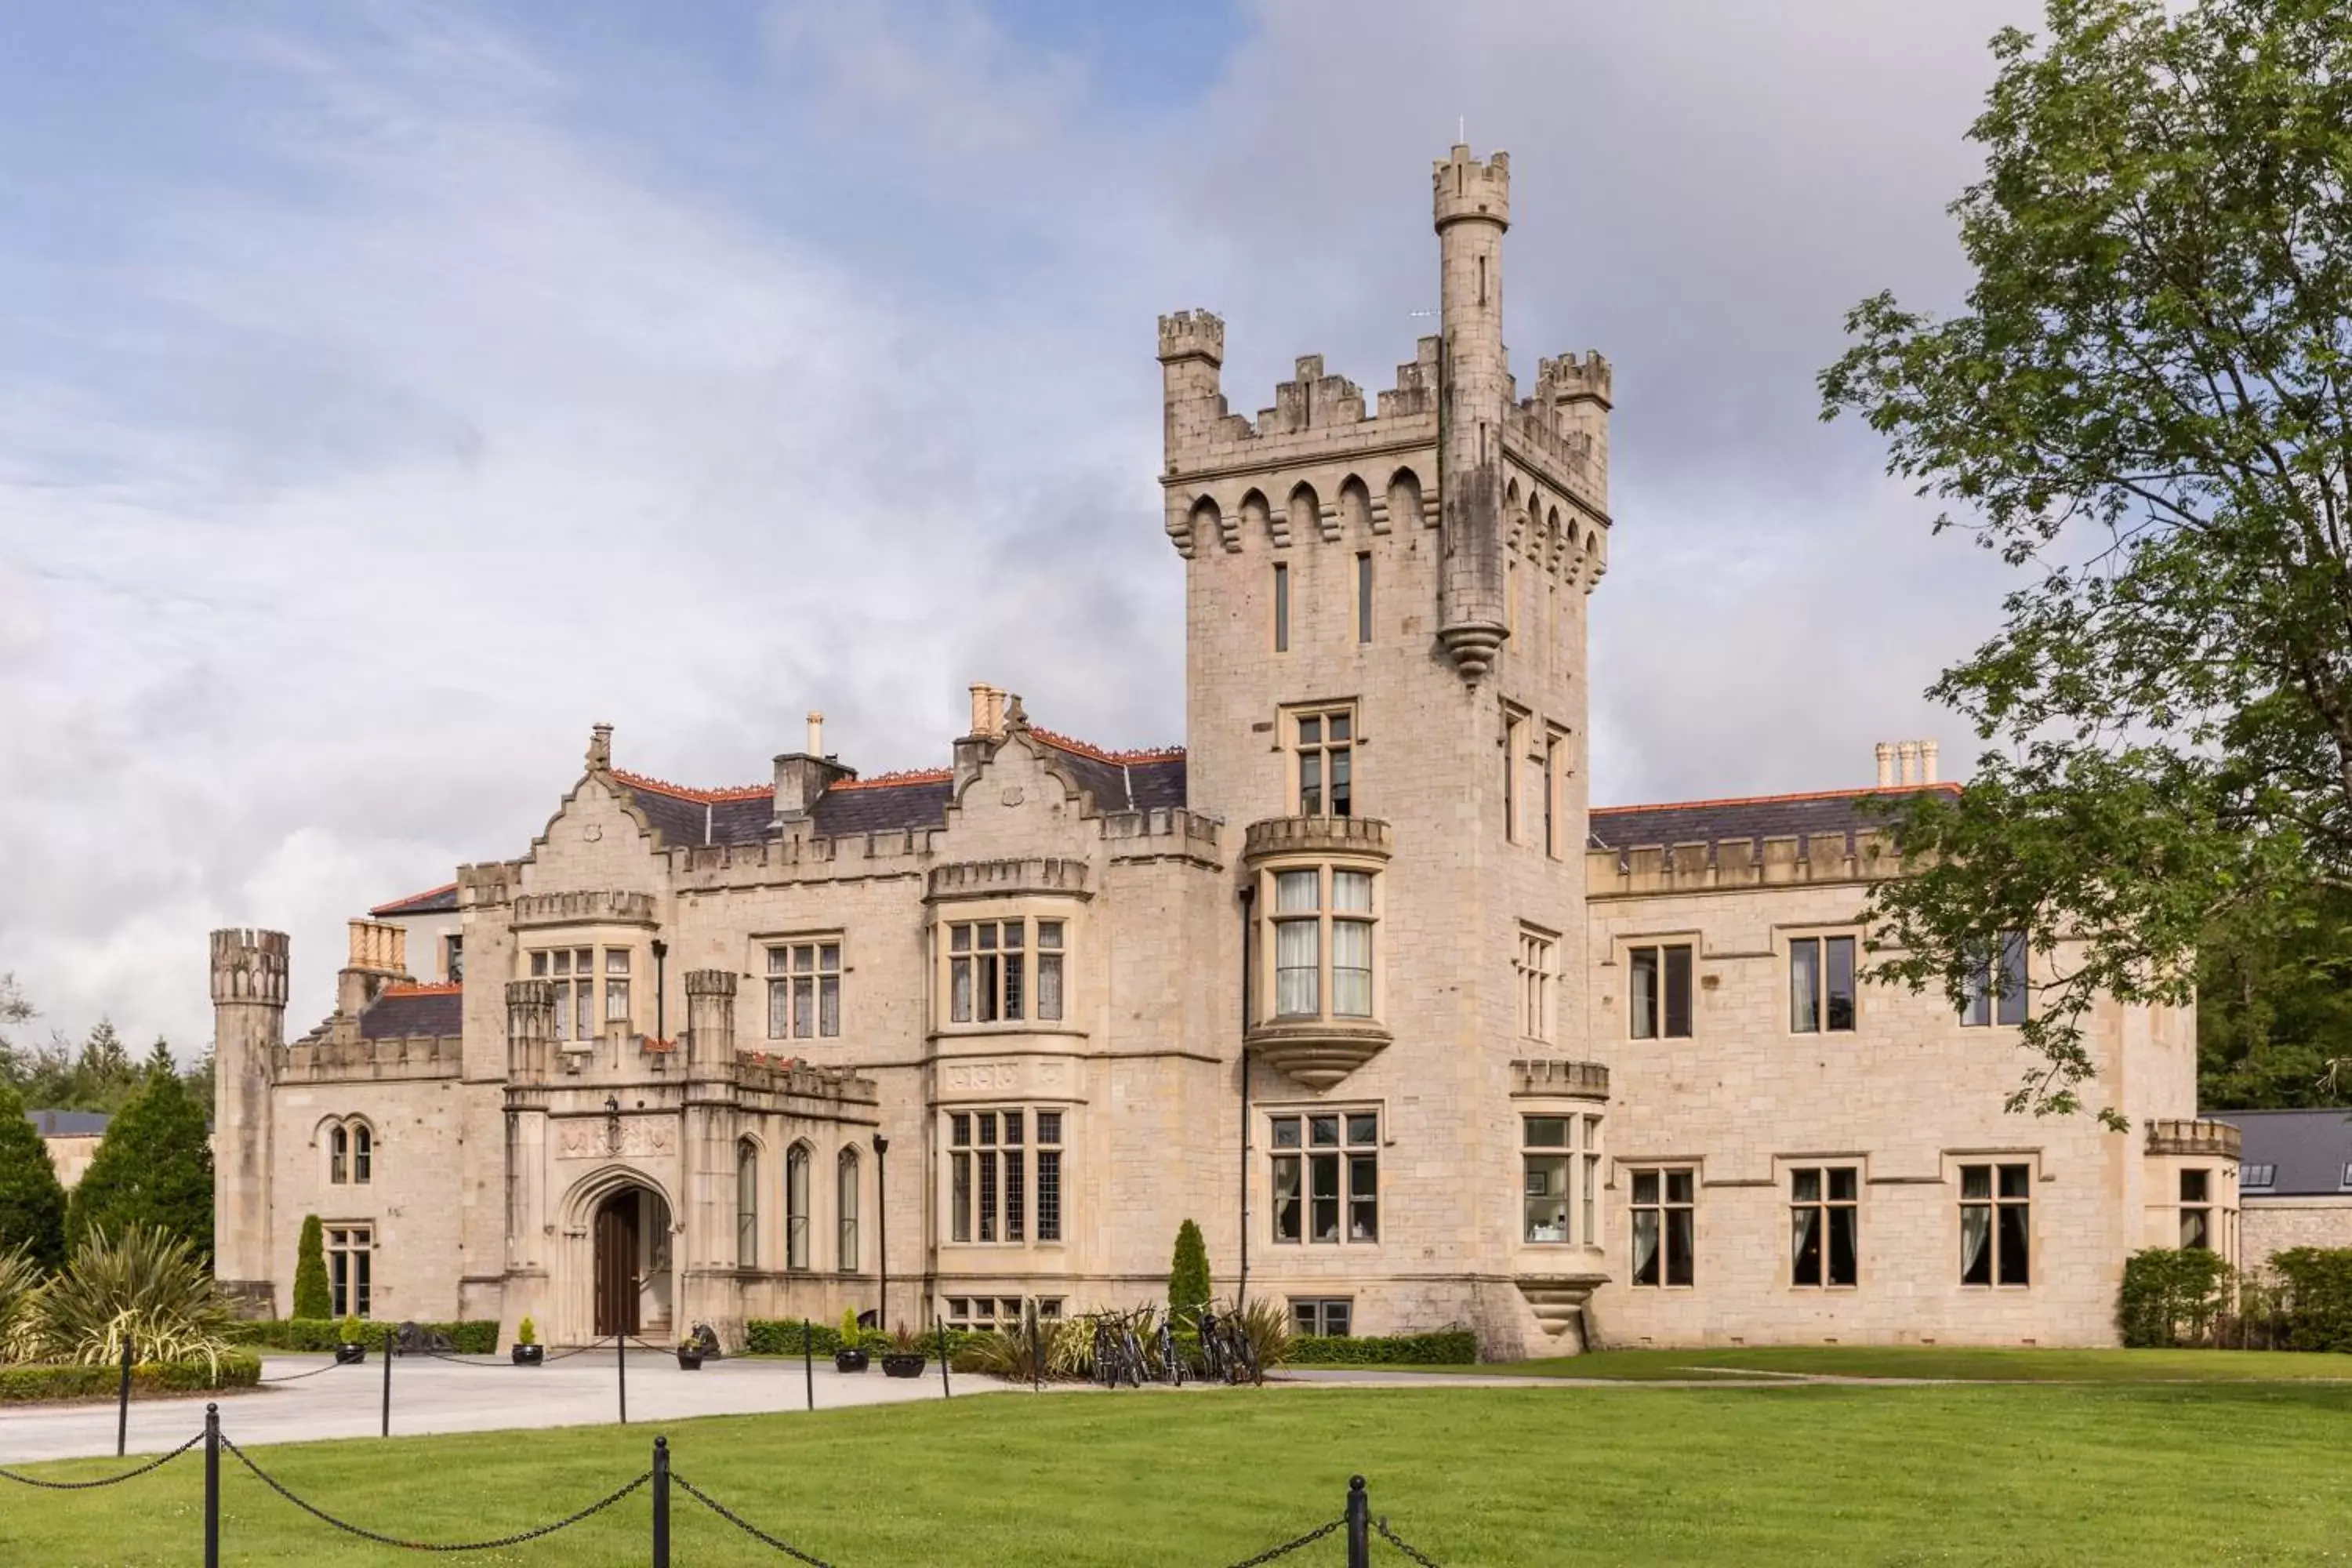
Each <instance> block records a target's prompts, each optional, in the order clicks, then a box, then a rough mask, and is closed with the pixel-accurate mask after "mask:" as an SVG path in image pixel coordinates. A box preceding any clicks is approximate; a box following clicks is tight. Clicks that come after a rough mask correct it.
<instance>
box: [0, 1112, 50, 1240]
mask: <svg viewBox="0 0 2352 1568" xmlns="http://www.w3.org/2000/svg"><path fill="white" fill-rule="evenodd" d="M19 1247H22V1248H23V1249H24V1250H25V1252H26V1255H27V1256H28V1257H30V1258H31V1259H32V1260H33V1263H34V1264H35V1266H37V1268H41V1269H42V1270H44V1271H47V1270H48V1269H52V1268H56V1267H57V1266H58V1264H60V1263H63V1262H64V1261H65V1258H66V1192H65V1189H64V1188H63V1187H61V1186H59V1185H58V1173H57V1167H56V1166H55V1165H54V1164H52V1163H50V1161H49V1150H48V1145H47V1144H45V1143H43V1142H41V1135H40V1133H39V1132H38V1131H36V1130H35V1129H34V1127H33V1124H32V1123H31V1122H29V1121H26V1120H25V1104H24V1101H23V1100H19V1099H18V1098H17V1096H16V1087H15V1086H14V1085H12V1084H10V1083H9V1082H8V1080H7V1079H5V1078H0V1255H5V1254H7V1253H10V1252H14V1251H16V1249H17V1248H19Z"/></svg>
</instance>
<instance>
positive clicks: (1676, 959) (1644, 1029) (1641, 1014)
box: [1625, 942, 1691, 1040]
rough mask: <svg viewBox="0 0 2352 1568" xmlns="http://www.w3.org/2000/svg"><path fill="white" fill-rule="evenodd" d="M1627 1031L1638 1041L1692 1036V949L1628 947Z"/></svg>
mask: <svg viewBox="0 0 2352 1568" xmlns="http://www.w3.org/2000/svg"><path fill="white" fill-rule="evenodd" d="M1625 969H1626V1000H1627V1003H1628V1005H1629V1013H1630V1016H1629V1017H1628V1019H1627V1024H1628V1026H1629V1028H1628V1032H1629V1033H1630V1034H1631V1035H1632V1036H1633V1038H1635V1039H1637V1040H1655V1039H1669V1040H1686V1039H1688V1038H1690V1033H1691V949H1690V944H1689V943H1687V942H1678V943H1675V944H1674V945H1672V946H1666V947H1635V948H1629V949H1627V950H1626V953H1625Z"/></svg>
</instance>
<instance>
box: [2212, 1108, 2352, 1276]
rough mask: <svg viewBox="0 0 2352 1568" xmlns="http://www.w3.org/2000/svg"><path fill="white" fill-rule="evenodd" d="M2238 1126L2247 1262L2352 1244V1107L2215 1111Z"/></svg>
mask: <svg viewBox="0 0 2352 1568" xmlns="http://www.w3.org/2000/svg"><path fill="white" fill-rule="evenodd" d="M2205 1119H2206V1120H2207V1121H2226V1122H2228V1123H2229V1124H2230V1125H2231V1126H2233V1127H2235V1128H2237V1129H2238V1132H2239V1135H2240V1138H2241V1140H2242V1143H2241V1148H2240V1155H2239V1158H2240V1161H2241V1163H2240V1165H2239V1167H2238V1169H2239V1180H2238V1194H2239V1205H2240V1209H2239V1227H2240V1228H2239V1247H2238V1257H2239V1259H2240V1261H2241V1262H2242V1264H2243V1265H2244V1266H2245V1267H2247V1268H2261V1267H2262V1266H2263V1264H2265V1263H2267V1262H2269V1261H2270V1258H2271V1255H2272V1254H2273V1253H2277V1252H2284V1251H2286V1250H2288V1249H2289V1248H2291V1247H2352V1110H2347V1109H2344V1108H2342V1107H2337V1108H2335V1109H2332V1110H2209V1111H2207V1112H2205Z"/></svg>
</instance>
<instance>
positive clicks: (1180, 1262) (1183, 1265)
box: [1168, 1219, 1210, 1323]
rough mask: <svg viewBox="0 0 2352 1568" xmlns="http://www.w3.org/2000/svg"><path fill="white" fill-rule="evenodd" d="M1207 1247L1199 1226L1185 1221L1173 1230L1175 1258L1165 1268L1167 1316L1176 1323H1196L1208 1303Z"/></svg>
mask: <svg viewBox="0 0 2352 1568" xmlns="http://www.w3.org/2000/svg"><path fill="white" fill-rule="evenodd" d="M1209 1289H1210V1286H1209V1248H1208V1244H1207V1243H1205V1242H1203V1241H1202V1239H1201V1227H1200V1226H1197V1225H1194V1224H1193V1223H1192V1221H1191V1220H1189V1219H1188V1220H1186V1221H1185V1222H1184V1223H1183V1224H1182V1225H1181V1226H1177V1227H1176V1257H1175V1259H1174V1261H1173V1262H1172V1263H1171V1264H1170V1266H1169V1269H1168V1315H1169V1317H1171V1319H1173V1320H1175V1321H1177V1322H1180V1323H1181V1322H1192V1323H1198V1322H1199V1321H1201V1309H1202V1308H1203V1307H1205V1306H1207V1305H1208V1304H1209Z"/></svg>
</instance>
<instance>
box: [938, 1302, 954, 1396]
mask: <svg viewBox="0 0 2352 1568" xmlns="http://www.w3.org/2000/svg"><path fill="white" fill-rule="evenodd" d="M954 1397H955V1390H954V1389H952V1388H950V1387H949V1386H948V1321H947V1320H946V1319H945V1318H941V1319H940V1398H941V1399H953V1398H954Z"/></svg>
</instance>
